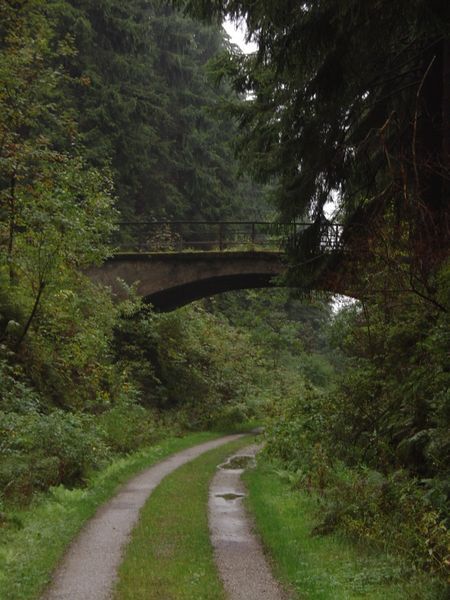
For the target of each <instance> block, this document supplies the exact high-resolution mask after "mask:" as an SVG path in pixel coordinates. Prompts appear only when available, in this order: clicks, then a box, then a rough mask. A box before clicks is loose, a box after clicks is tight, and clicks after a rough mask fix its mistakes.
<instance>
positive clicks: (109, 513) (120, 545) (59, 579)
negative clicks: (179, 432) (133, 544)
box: [42, 435, 242, 600]
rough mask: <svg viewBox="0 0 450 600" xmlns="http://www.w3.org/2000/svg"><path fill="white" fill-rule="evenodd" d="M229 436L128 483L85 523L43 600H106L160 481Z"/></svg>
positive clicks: (186, 452)
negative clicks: (141, 512)
mask: <svg viewBox="0 0 450 600" xmlns="http://www.w3.org/2000/svg"><path fill="white" fill-rule="evenodd" d="M240 437H242V435H229V436H226V437H222V438H220V439H217V440H213V441H211V442H206V443H204V444H200V445H198V446H194V447H193V448H189V449H187V450H183V451H182V452H178V453H177V454H174V455H172V456H170V457H169V458H167V459H165V460H163V461H161V462H160V463H158V464H156V465H154V466H153V467H150V468H149V469H147V470H146V471H144V472H143V473H141V474H139V475H137V476H136V477H133V478H132V479H131V480H130V481H129V482H128V484H126V485H125V486H124V487H123V488H122V489H121V490H120V492H119V493H118V494H117V495H116V496H115V497H114V498H113V499H112V500H110V501H109V502H107V503H106V504H104V505H103V506H102V507H101V508H100V509H99V511H98V512H97V513H96V515H95V516H94V517H93V518H92V519H91V520H90V521H88V522H87V524H86V525H85V526H84V528H83V529H82V530H81V532H80V534H79V535H78V537H77V538H76V539H75V540H74V542H73V543H72V545H71V546H70V547H69V549H68V551H67V553H66V555H65V556H64V558H63V560H62V562H61V564H60V566H59V568H58V569H57V570H56V572H55V574H54V578H53V581H52V583H51V585H50V587H49V588H48V590H47V592H46V593H45V594H44V596H43V598H42V600H63V599H64V600H107V599H108V598H110V595H111V590H112V588H113V585H114V581H115V578H116V573H117V569H118V567H119V565H120V562H121V559H122V551H123V549H124V547H125V545H126V544H127V542H128V540H129V536H130V533H131V530H132V529H133V526H134V525H135V524H136V521H137V519H138V516H139V511H140V509H141V508H142V506H143V505H144V504H145V502H146V500H147V498H148V497H149V496H150V494H151V493H152V491H153V490H154V489H155V488H156V486H157V485H158V484H159V483H160V482H161V480H162V479H163V478H164V477H165V476H166V475H168V474H169V473H171V472H172V471H174V470H175V469H177V468H178V467H180V466H181V465H184V464H185V463H187V462H189V461H191V460H193V459H194V458H197V457H198V456H200V455H201V454H203V453H204V452H207V451H208V450H212V449H214V448H218V447H219V446H222V445H223V444H226V443H228V442H231V441H233V440H236V439H238V438H240Z"/></svg>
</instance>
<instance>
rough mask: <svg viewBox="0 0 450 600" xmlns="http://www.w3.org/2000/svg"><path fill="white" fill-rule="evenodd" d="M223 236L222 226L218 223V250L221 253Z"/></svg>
mask: <svg viewBox="0 0 450 600" xmlns="http://www.w3.org/2000/svg"><path fill="white" fill-rule="evenodd" d="M223 234H224V224H223V223H219V250H220V251H221V252H222V251H223Z"/></svg>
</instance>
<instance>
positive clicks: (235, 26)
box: [222, 19, 258, 54]
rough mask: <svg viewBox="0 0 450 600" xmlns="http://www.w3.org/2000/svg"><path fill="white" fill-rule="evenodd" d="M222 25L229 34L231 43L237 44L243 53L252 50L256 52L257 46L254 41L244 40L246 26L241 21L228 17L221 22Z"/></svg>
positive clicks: (248, 52)
mask: <svg viewBox="0 0 450 600" xmlns="http://www.w3.org/2000/svg"><path fill="white" fill-rule="evenodd" d="M222 25H223V28H224V29H225V31H226V32H227V33H228V35H229V36H230V38H231V41H232V42H233V44H236V46H239V48H240V49H241V50H242V52H243V53H244V54H251V53H252V52H256V50H257V49H258V46H257V45H256V44H255V43H254V42H250V43H249V44H248V43H246V41H245V34H246V27H245V23H244V22H243V21H241V22H240V23H238V22H237V21H230V20H229V19H227V20H226V21H224V22H223V23H222Z"/></svg>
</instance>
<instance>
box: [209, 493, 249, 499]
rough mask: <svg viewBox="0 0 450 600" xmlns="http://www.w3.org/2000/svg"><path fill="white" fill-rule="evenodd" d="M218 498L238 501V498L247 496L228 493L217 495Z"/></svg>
mask: <svg viewBox="0 0 450 600" xmlns="http://www.w3.org/2000/svg"><path fill="white" fill-rule="evenodd" d="M215 496H216V498H223V499H224V500H237V499H238V498H243V497H244V496H245V494H235V493H233V492H228V493H226V494H216V495H215Z"/></svg>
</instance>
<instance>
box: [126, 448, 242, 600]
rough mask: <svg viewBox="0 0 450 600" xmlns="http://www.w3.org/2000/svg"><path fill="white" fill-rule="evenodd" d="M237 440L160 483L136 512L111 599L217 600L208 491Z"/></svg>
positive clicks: (219, 597) (219, 591) (219, 595)
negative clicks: (217, 470)
mask: <svg viewBox="0 0 450 600" xmlns="http://www.w3.org/2000/svg"><path fill="white" fill-rule="evenodd" d="M250 443H251V438H248V437H246V438H243V439H240V440H238V441H237V442H232V443H231V444H227V445H226V446H222V447H221V448H217V449H216V450H212V451H210V452H208V453H206V454H204V455H202V456H201V457H199V458H197V459H196V460H194V461H193V462H190V463H188V464H186V465H184V466H183V467H181V468H179V469H177V470H176V471H175V472H174V473H172V474H171V475H169V476H168V477H166V478H165V479H164V481H163V482H162V483H161V485H160V486H159V487H158V488H157V489H156V490H155V491H154V493H153V494H152V495H151V497H150V498H149V500H148V502H147V503H146V505H145V507H144V508H143V510H142V512H141V517H140V521H139V523H138V525H137V526H136V528H135V530H134V532H133V535H132V540H131V543H130V545H129V546H128V549H127V552H126V555H125V559H124V561H123V563H122V566H121V568H120V570H119V580H118V584H117V588H116V593H115V596H114V598H115V600H144V599H145V600H223V599H224V598H225V596H224V592H223V588H222V584H221V582H220V580H219V577H218V574H217V570H216V567H215V565H214V559H213V551H212V546H211V542H210V539H209V530H208V518H207V502H208V488H209V483H210V480H211V478H212V477H213V475H214V473H215V471H216V467H217V465H218V464H220V463H221V462H223V461H224V460H225V459H226V457H227V456H228V455H230V454H231V453H232V452H235V451H236V450H237V449H239V448H241V447H242V446H246V445H248V444H250Z"/></svg>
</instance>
